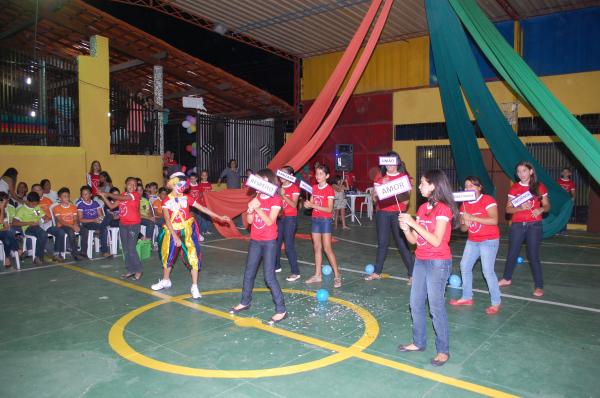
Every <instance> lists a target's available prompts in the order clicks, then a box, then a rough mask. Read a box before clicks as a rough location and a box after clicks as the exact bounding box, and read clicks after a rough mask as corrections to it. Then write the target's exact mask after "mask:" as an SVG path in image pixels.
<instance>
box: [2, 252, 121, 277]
mask: <svg viewBox="0 0 600 398" xmlns="http://www.w3.org/2000/svg"><path fill="white" fill-rule="evenodd" d="M115 257H121V255H120V254H115V255H113V256H112V257H111V258H115ZM97 260H110V258H104V257H96V258H91V259H89V260H88V261H97ZM68 264H81V263H80V262H77V261H67V262H65V263H57V264H48V265H40V266H37V267H33V268H21V269H13V270H12V271H4V272H1V273H0V276H3V275H14V274H18V273H21V272H28V271H40V270H43V269H48V268H56V267H60V266H63V265H68Z"/></svg>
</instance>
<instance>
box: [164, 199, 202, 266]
mask: <svg viewBox="0 0 600 398" xmlns="http://www.w3.org/2000/svg"><path fill="white" fill-rule="evenodd" d="M194 203H196V201H195V200H194V199H193V198H192V197H191V196H190V195H188V194H183V195H181V196H175V195H174V194H169V195H168V196H167V197H166V198H165V199H164V200H163V204H162V206H163V209H167V210H168V211H169V218H170V221H171V225H172V226H173V230H174V231H175V233H176V234H177V236H178V237H179V238H180V239H181V247H177V245H175V240H174V239H173V236H172V235H171V231H169V229H168V228H167V226H166V225H165V226H163V228H162V231H161V232H160V234H159V235H158V248H159V256H160V260H161V262H162V265H163V268H170V267H172V266H173V264H174V263H175V260H177V256H178V255H179V252H180V250H183V261H184V264H186V265H189V267H191V268H192V269H194V270H200V266H201V264H202V254H201V253H200V230H199V229H198V224H196V220H195V219H194V217H193V215H192V214H191V212H190V210H191V207H192V206H193V205H194Z"/></svg>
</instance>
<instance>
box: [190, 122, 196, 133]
mask: <svg viewBox="0 0 600 398" xmlns="http://www.w3.org/2000/svg"><path fill="white" fill-rule="evenodd" d="M190 129H192V133H195V132H196V126H195V125H193V124H192V125H191V126H190Z"/></svg>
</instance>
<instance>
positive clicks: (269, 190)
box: [246, 174, 279, 196]
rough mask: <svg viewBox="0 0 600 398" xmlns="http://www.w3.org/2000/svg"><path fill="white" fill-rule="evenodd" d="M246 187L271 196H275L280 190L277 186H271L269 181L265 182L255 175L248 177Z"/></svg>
mask: <svg viewBox="0 0 600 398" xmlns="http://www.w3.org/2000/svg"><path fill="white" fill-rule="evenodd" d="M246 185H247V186H249V187H250V188H254V189H256V190H257V191H259V192H262V193H265V194H267V195H269V196H275V194H276V193H277V190H278V189H279V188H278V187H277V185H275V184H271V183H270V182H269V181H265V180H263V179H262V178H260V177H258V176H256V175H254V174H251V175H250V177H248V180H247V181H246Z"/></svg>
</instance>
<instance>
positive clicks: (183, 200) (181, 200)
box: [152, 172, 230, 299]
mask: <svg viewBox="0 0 600 398" xmlns="http://www.w3.org/2000/svg"><path fill="white" fill-rule="evenodd" d="M167 186H168V187H169V188H170V189H171V190H172V192H171V193H170V194H169V195H167V197H165V198H164V200H163V202H162V210H163V217H164V219H165V225H164V226H163V229H162V231H161V232H160V235H159V236H158V247H159V255H160V259H161V261H162V265H163V277H162V279H161V280H159V281H158V283H155V284H154V285H152V290H161V289H168V288H170V287H171V286H172V283H171V279H170V275H171V269H172V267H173V264H175V261H176V260H177V256H178V255H179V252H180V251H181V250H183V263H184V264H186V265H187V266H188V267H189V268H190V273H191V275H192V287H191V289H190V292H191V293H192V297H193V298H194V299H199V298H200V297H201V295H200V291H199V290H198V271H199V270H200V266H201V264H202V259H201V254H200V231H199V229H198V225H197V224H196V221H195V219H194V216H193V215H192V214H191V208H192V207H195V208H196V209H198V210H200V211H201V212H203V213H206V214H208V215H209V216H211V217H212V218H216V219H219V220H221V221H223V222H229V221H230V220H229V217H227V216H219V215H217V214H215V213H213V212H212V211H210V210H209V209H208V208H206V207H204V206H202V205H201V204H200V203H198V202H196V200H195V199H193V198H192V197H191V196H190V195H189V194H187V193H185V192H186V190H187V189H188V188H189V182H188V180H187V179H186V176H185V174H183V173H181V172H178V173H174V174H172V175H171V177H169V182H168V184H167Z"/></svg>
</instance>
